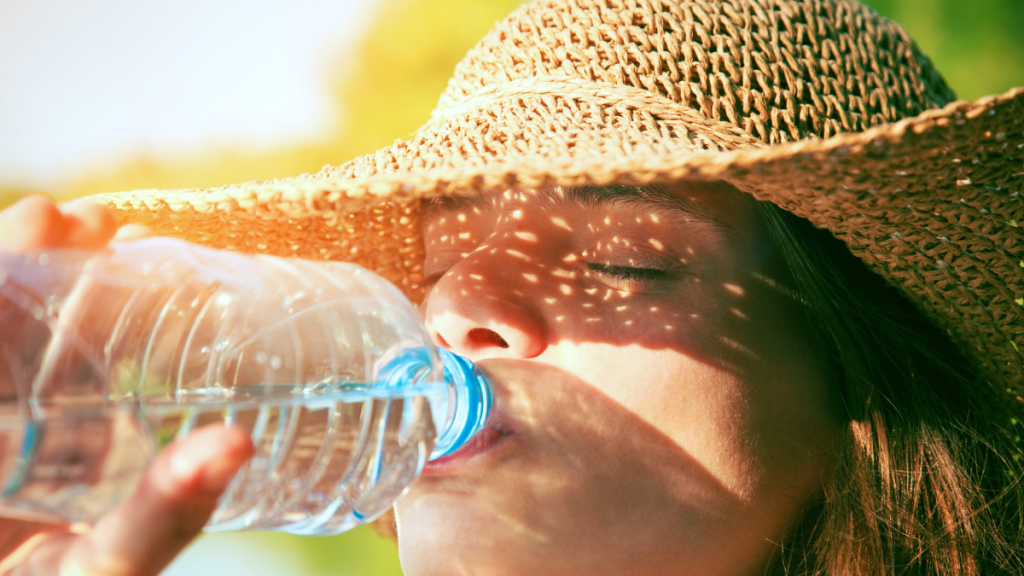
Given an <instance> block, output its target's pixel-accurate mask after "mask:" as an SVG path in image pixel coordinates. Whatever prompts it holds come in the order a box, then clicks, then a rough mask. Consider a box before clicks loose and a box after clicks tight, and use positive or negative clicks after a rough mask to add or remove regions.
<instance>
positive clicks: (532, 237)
mask: <svg viewBox="0 0 1024 576" xmlns="http://www.w3.org/2000/svg"><path fill="white" fill-rule="evenodd" d="M516 238H519V239H520V240H525V241H526V242H536V241H537V235H536V234H534V233H533V232H523V231H518V232H516Z"/></svg>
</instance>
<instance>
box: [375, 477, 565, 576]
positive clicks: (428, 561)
mask: <svg viewBox="0 0 1024 576" xmlns="http://www.w3.org/2000/svg"><path fill="white" fill-rule="evenodd" d="M410 496H411V498H410ZM471 500H472V498H471V497H470V496H469V495H468V494H464V493H452V492H429V493H421V494H416V493H410V494H409V495H407V496H406V497H404V498H403V499H402V500H401V501H400V502H399V504H398V505H397V506H396V508H395V510H396V517H397V521H398V553H399V558H400V560H401V563H402V571H403V572H404V574H405V575H406V576H455V575H460V576H464V575H471V574H481V575H483V574H486V575H487V576H505V575H508V576H513V575H514V576H521V575H524V574H531V575H538V576H539V575H541V574H544V573H545V569H544V568H543V564H542V562H541V559H542V557H543V554H540V553H539V552H541V550H538V549H531V550H523V544H526V543H529V542H531V541H533V542H534V543H537V544H541V543H540V542H535V539H534V538H531V537H530V535H529V534H523V533H521V532H520V533H516V530H515V527H514V526H511V525H510V524H509V523H508V522H507V521H503V520H502V519H501V518H500V517H499V516H497V515H495V514H494V513H490V512H487V511H485V510H481V509H477V508H476V507H474V506H473V505H472V504H473V503H472V502H471ZM528 547H529V548H533V547H532V546H528ZM541 547H543V545H542V546H541ZM537 564H541V565H537Z"/></svg>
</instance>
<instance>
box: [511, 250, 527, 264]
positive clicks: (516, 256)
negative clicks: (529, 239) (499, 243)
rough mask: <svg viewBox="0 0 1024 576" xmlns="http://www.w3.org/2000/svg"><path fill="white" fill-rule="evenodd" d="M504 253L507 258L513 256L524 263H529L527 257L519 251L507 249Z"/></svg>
mask: <svg viewBox="0 0 1024 576" xmlns="http://www.w3.org/2000/svg"><path fill="white" fill-rule="evenodd" d="M505 253H506V254H508V255H509V256H513V257H515V258H519V259H520V260H523V261H525V262H530V261H531V259H530V257H529V256H527V255H526V254H523V253H522V252H520V251H519V250H512V249H508V250H505Z"/></svg>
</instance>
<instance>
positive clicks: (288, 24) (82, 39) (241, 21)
mask: <svg viewBox="0 0 1024 576" xmlns="http://www.w3.org/2000/svg"><path fill="white" fill-rule="evenodd" d="M371 4H372V2H371V1H370V0H289V1H288V2H285V1H283V0H281V1H272V0H248V1H238V0H145V1H138V0H89V1H88V2H83V1H81V0H0V185H3V184H19V185H23V186H30V187H39V188H44V189H45V188H49V187H52V186H54V185H55V184H57V183H58V182H61V181H62V180H64V179H66V178H69V177H73V176H76V175H79V174H81V173H82V172H83V171H86V170H87V169H88V168H89V167H96V166H103V165H105V164H108V163H110V162H113V161H114V159H115V158H118V157H122V156H125V155H127V154H131V155H133V156H134V155H137V154H138V153H150V154H154V155H168V154H172V155H173V154H175V153H180V152H184V151H190V152H194V151H197V150H202V149H204V148H211V147H215V146H218V145H238V144H242V145H245V146H249V147H251V148H255V149H259V148H266V147H271V146H273V147H278V146H280V145H288V144H292V143H296V142H301V141H306V140H309V139H312V138H315V137H317V136H318V135H319V134H321V132H320V128H319V126H321V125H324V124H325V123H329V122H332V121H333V120H334V119H333V118H332V116H331V114H332V113H333V112H332V110H331V108H330V103H329V94H328V87H327V85H326V78H325V75H324V74H323V72H324V71H325V70H326V69H327V66H328V65H329V64H330V62H331V59H332V58H336V57H338V55H339V54H343V53H344V50H345V48H346V47H348V46H350V45H351V44H350V43H351V41H352V40H354V39H355V35H356V34H358V32H359V30H360V29H361V28H362V27H363V25H364V24H365V22H367V19H368V17H369V16H370V14H369V10H370V8H371Z"/></svg>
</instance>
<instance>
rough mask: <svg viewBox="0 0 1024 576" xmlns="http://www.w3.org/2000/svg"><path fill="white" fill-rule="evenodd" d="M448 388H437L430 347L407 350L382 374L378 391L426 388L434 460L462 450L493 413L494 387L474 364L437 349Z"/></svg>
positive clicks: (393, 360)
mask: <svg viewBox="0 0 1024 576" xmlns="http://www.w3.org/2000/svg"><path fill="white" fill-rule="evenodd" d="M437 352H438V355H439V356H440V359H441V365H442V367H443V368H444V385H443V386H437V385H436V384H438V383H437V381H436V374H437V372H436V370H435V367H436V364H435V363H434V361H433V359H432V358H431V354H430V351H429V349H428V348H426V347H415V348H406V349H405V350H403V351H402V353H401V354H399V355H398V356H397V357H395V358H393V359H392V360H391V361H390V362H388V363H387V365H386V366H384V368H383V369H381V370H380V372H379V373H378V377H377V381H376V383H375V384H374V387H375V388H388V389H398V388H406V387H422V389H424V390H428V391H429V392H427V394H426V396H427V397H428V399H429V401H430V409H431V415H432V416H433V420H434V425H435V427H436V428H437V443H436V444H435V445H434V451H433V452H432V453H431V455H430V459H431V460H433V459H435V458H440V457H441V456H445V455H447V454H451V453H452V452H454V451H456V450H458V449H459V448H460V447H461V446H462V445H463V444H465V443H466V441H467V440H469V439H470V438H471V437H472V436H473V435H474V434H476V433H477V432H479V431H480V430H481V429H482V428H483V427H484V424H485V423H486V421H487V417H488V415H489V414H490V411H491V402H492V397H491V387H490V384H489V383H488V382H487V378H486V377H484V375H483V374H481V373H480V371H479V370H477V368H476V366H474V365H473V363H472V362H471V361H469V360H468V359H466V358H463V357H461V356H458V355H456V354H453V353H451V352H449V351H447V350H444V349H440V348H438V349H437Z"/></svg>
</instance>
